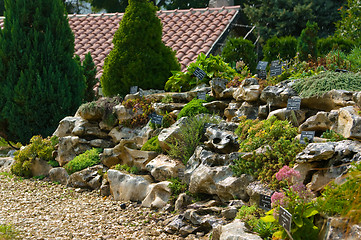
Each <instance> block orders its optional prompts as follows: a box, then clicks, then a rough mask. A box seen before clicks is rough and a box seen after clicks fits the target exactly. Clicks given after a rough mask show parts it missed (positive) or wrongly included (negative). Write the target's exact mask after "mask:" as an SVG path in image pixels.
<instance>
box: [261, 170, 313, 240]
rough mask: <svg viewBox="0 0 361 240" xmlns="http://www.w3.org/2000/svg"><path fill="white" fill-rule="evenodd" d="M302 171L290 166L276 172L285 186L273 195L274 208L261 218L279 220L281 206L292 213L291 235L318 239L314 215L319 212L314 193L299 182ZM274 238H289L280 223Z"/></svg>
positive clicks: (310, 239)
mask: <svg viewBox="0 0 361 240" xmlns="http://www.w3.org/2000/svg"><path fill="white" fill-rule="evenodd" d="M300 177H301V176H300V173H299V172H298V171H296V170H294V169H293V168H290V167H289V166H284V167H282V168H281V169H280V170H279V171H278V172H277V173H276V179H277V180H278V181H280V182H281V183H282V184H281V185H283V186H285V187H284V188H283V189H282V190H281V191H280V192H275V193H273V195H272V197H271V202H272V208H273V209H272V210H270V211H269V212H267V213H266V216H265V217H263V218H261V219H262V220H263V221H264V222H277V223H278V218H279V209H280V206H282V207H283V208H285V209H286V210H287V211H288V212H290V213H291V214H292V225H291V233H290V234H291V235H292V238H293V239H294V240H303V239H307V240H312V239H317V237H318V232H319V229H318V228H317V227H316V226H315V225H314V216H315V215H316V214H318V211H317V210H316V208H315V204H314V201H313V198H314V195H313V193H312V192H311V191H310V190H308V189H307V188H306V186H305V185H304V184H303V183H300V182H297V180H299V178H300ZM273 239H288V234H287V232H286V231H285V230H284V229H283V227H282V226H280V225H279V231H277V232H275V233H274V234H273Z"/></svg>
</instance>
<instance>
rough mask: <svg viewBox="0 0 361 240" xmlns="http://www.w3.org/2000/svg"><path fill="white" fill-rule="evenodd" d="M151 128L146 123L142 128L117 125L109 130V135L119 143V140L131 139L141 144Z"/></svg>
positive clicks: (146, 138) (147, 136)
mask: <svg viewBox="0 0 361 240" xmlns="http://www.w3.org/2000/svg"><path fill="white" fill-rule="evenodd" d="M151 131H152V130H151V128H150V127H149V126H148V125H147V126H144V127H142V128H135V129H131V128H127V127H124V126H117V127H115V128H113V129H112V130H111V131H110V132H109V136H110V137H111V138H112V139H113V142H114V143H119V142H120V141H121V140H124V139H125V140H133V141H134V142H135V143H137V144H140V145H143V144H144V143H145V142H146V141H147V140H148V138H149V136H150V133H151Z"/></svg>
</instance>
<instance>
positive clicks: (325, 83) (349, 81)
mask: <svg viewBox="0 0 361 240" xmlns="http://www.w3.org/2000/svg"><path fill="white" fill-rule="evenodd" d="M292 88H293V89H294V90H295V91H296V92H297V93H298V94H299V95H300V96H301V97H312V96H321V95H322V94H324V93H326V92H328V91H331V90H333V89H336V90H347V91H361V73H351V72H349V73H339V72H323V73H320V74H318V75H315V76H312V77H309V78H304V79H300V80H299V81H296V82H295V84H294V85H293V86H292Z"/></svg>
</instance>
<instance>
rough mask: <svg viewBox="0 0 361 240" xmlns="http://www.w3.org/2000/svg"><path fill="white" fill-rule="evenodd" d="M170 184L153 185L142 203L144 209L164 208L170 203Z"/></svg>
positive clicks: (165, 182) (166, 182)
mask: <svg viewBox="0 0 361 240" xmlns="http://www.w3.org/2000/svg"><path fill="white" fill-rule="evenodd" d="M169 184H170V182H168V181H164V182H159V183H154V184H152V185H151V187H150V189H149V192H148V194H147V196H146V197H145V199H144V200H143V202H142V206H143V207H149V208H156V209H160V208H163V207H164V206H165V205H166V204H167V203H168V201H169V198H170V196H171V195H172V191H171V190H170V188H169V187H168V185H169Z"/></svg>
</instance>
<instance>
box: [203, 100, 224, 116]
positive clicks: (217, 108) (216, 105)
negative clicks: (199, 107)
mask: <svg viewBox="0 0 361 240" xmlns="http://www.w3.org/2000/svg"><path fill="white" fill-rule="evenodd" d="M203 106H204V107H206V108H207V109H208V110H209V111H210V112H211V113H212V114H217V115H219V116H221V117H222V116H223V113H224V109H226V107H227V106H228V102H226V101H212V102H208V103H203Z"/></svg>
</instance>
